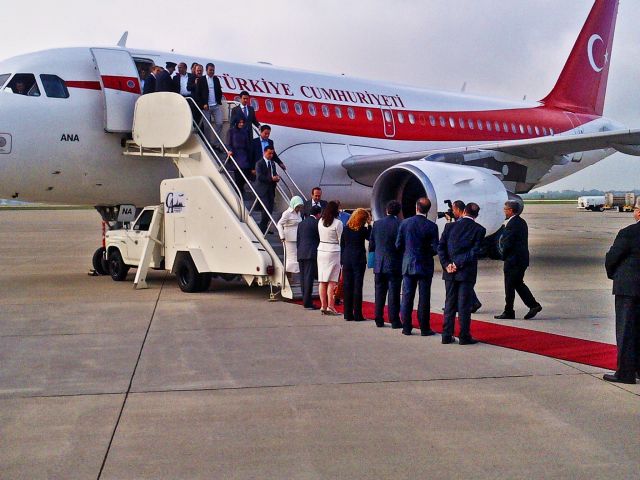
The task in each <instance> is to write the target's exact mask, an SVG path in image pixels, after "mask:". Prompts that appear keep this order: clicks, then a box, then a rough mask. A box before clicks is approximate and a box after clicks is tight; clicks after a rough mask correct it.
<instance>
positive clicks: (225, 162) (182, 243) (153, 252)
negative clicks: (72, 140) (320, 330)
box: [105, 93, 304, 298]
mask: <svg viewBox="0 0 640 480" xmlns="http://www.w3.org/2000/svg"><path fill="white" fill-rule="evenodd" d="M198 120H200V119H198ZM205 132H206V134H205ZM216 136H217V133H216V132H215V130H214V129H213V127H212V126H211V124H210V123H209V122H207V121H206V120H204V119H203V120H202V121H197V122H196V121H194V120H193V117H192V111H191V108H190V106H189V103H188V101H187V100H185V99H184V98H183V97H182V96H181V95H178V94H175V93H154V94H150V95H145V96H142V97H140V98H139V99H138V101H137V102H136V107H135V113H134V121H133V140H130V141H129V142H127V144H126V146H125V151H124V155H125V156H132V157H140V156H143V157H147V158H149V159H154V158H157V159H158V160H161V159H165V158H170V159H171V160H173V162H174V164H175V166H176V167H177V169H178V171H179V173H180V177H179V178H168V179H165V180H163V181H162V183H161V184H160V191H159V198H160V202H161V203H160V204H158V205H153V206H148V207H145V208H143V209H142V211H141V212H140V214H139V215H138V217H137V218H136V219H135V221H134V222H133V223H131V224H130V225H129V226H127V227H126V228H119V229H114V230H109V231H108V232H106V233H105V248H106V258H107V262H108V270H109V273H110V275H111V277H112V278H113V279H114V280H116V281H119V280H124V279H125V278H126V276H127V273H128V271H129V269H130V268H132V267H136V268H137V269H138V271H137V272H136V278H135V282H134V283H135V285H136V287H137V288H144V287H145V286H146V283H145V278H146V274H147V271H148V269H149V268H155V269H166V270H167V271H170V272H172V273H174V274H175V275H176V276H177V279H178V284H179V286H180V289H181V290H183V291H184V292H197V291H202V290H206V289H207V288H208V286H209V283H210V280H211V278H212V276H220V277H222V278H225V279H230V278H237V277H242V278H243V279H244V280H245V281H246V283H247V284H249V285H251V284H254V283H256V284H258V285H269V286H270V287H271V288H272V291H271V294H272V297H273V296H274V295H275V294H274V288H276V289H278V290H279V293H280V294H281V295H282V296H283V297H285V298H294V295H295V296H297V292H296V293H294V291H293V285H292V284H293V282H294V277H293V276H289V277H288V276H287V275H286V273H285V269H284V255H285V254H286V252H285V248H286V247H285V246H284V245H283V244H282V243H281V242H280V240H279V238H278V236H277V235H269V234H268V231H269V226H273V224H274V223H275V221H274V219H273V217H272V216H271V215H269V218H270V222H271V223H270V225H269V226H268V227H267V230H266V231H264V232H263V231H261V230H260V228H259V226H258V224H257V222H256V221H255V218H254V217H255V216H256V214H257V213H258V212H257V211H258V210H260V207H261V206H262V207H263V206H264V204H263V203H262V200H261V199H260V197H259V196H258V195H257V193H256V191H255V190H254V188H253V186H252V185H251V182H248V184H247V185H246V186H245V189H241V187H239V185H238V184H237V183H236V181H235V179H234V175H233V171H234V169H237V168H238V166H237V164H236V163H235V160H234V158H233V157H232V156H231V155H229V154H228V150H227V154H226V155H222V154H219V153H218V152H217V151H216V149H214V148H213V147H212V144H211V142H210V139H211V138H214V137H216ZM217 141H218V142H220V144H221V145H222V146H223V148H225V149H226V147H224V142H223V141H222V140H221V138H220V137H219V136H218V137H217ZM283 173H284V175H283V176H284V177H285V178H288V180H289V183H288V184H287V183H286V182H284V181H283V182H282V184H283V185H279V187H278V190H277V193H279V194H280V196H281V197H282V198H281V200H282V201H284V202H288V199H289V197H290V196H292V193H291V191H286V190H285V188H288V189H291V188H297V187H296V186H295V182H293V180H292V179H291V177H286V175H287V174H286V172H283ZM245 180H246V178H245ZM298 190H299V189H298ZM295 193H296V194H298V195H300V196H302V197H303V198H304V195H303V194H302V192H299V191H296V192H295ZM295 287H296V291H297V290H299V286H297V285H296V286H295Z"/></svg>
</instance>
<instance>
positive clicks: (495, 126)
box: [493, 122, 500, 132]
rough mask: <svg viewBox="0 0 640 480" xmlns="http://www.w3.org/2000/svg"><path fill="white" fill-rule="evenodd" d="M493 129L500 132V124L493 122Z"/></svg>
mask: <svg viewBox="0 0 640 480" xmlns="http://www.w3.org/2000/svg"><path fill="white" fill-rule="evenodd" d="M493 127H494V128H495V130H496V132H499V131H500V123H498V122H493Z"/></svg>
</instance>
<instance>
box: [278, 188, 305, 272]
mask: <svg viewBox="0 0 640 480" xmlns="http://www.w3.org/2000/svg"><path fill="white" fill-rule="evenodd" d="M303 205H304V201H303V200H302V198H300V197H298V196H295V197H293V198H292V199H291V201H290V202H289V208H287V209H286V210H285V211H284V212H283V213H282V216H281V217H280V220H278V224H277V225H276V226H277V228H278V234H279V235H280V240H282V242H283V243H284V249H285V260H284V264H285V265H284V269H285V271H286V272H287V273H298V272H300V266H299V264H298V249H297V246H296V239H297V234H298V224H299V223H300V222H301V221H302V215H301V212H302V207H303Z"/></svg>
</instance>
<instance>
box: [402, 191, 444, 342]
mask: <svg viewBox="0 0 640 480" xmlns="http://www.w3.org/2000/svg"><path fill="white" fill-rule="evenodd" d="M430 208H431V201H430V200H429V199H428V198H425V197H422V198H419V199H418V201H417V202H416V215H415V216H413V217H411V218H409V219H407V220H405V221H404V222H402V224H401V225H400V228H399V230H398V238H397V239H396V248H397V249H398V251H399V252H401V253H402V275H403V277H402V306H401V318H402V334H403V335H411V330H412V327H413V325H412V322H411V312H412V311H413V300H414V298H415V296H416V288H417V289H418V291H419V295H420V300H419V301H418V323H419V324H420V334H421V335H422V336H423V337H426V336H429V335H434V334H435V332H434V331H433V330H431V319H430V315H431V280H432V279H433V256H434V255H435V254H436V253H437V251H438V226H437V225H436V224H435V223H434V222H432V221H431V220H428V219H427V213H429V209H430Z"/></svg>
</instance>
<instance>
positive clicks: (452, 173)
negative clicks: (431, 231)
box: [371, 160, 508, 235]
mask: <svg viewBox="0 0 640 480" xmlns="http://www.w3.org/2000/svg"><path fill="white" fill-rule="evenodd" d="M420 197H428V198H429V200H431V205H432V207H431V210H430V211H429V215H428V218H429V220H433V221H434V222H435V221H437V218H438V212H446V211H447V210H448V209H449V206H448V205H447V204H446V200H451V201H454V200H462V201H463V202H465V203H468V202H475V203H477V204H478V205H480V215H479V216H478V219H477V220H478V223H480V224H481V225H482V226H483V227H484V228H486V229H487V235H491V234H492V233H494V232H496V231H497V230H498V229H499V228H500V226H501V225H502V223H503V222H504V213H503V210H502V208H503V206H504V202H506V201H507V199H508V194H507V191H506V189H505V188H504V185H503V184H502V182H501V181H500V180H499V179H498V178H497V177H496V176H495V174H494V172H492V171H491V170H487V169H485V168H479V167H469V166H465V165H455V164H449V163H440V162H429V161H424V160H417V161H413V162H405V163H400V164H398V165H394V166H393V167H391V168H388V169H387V170H385V171H384V172H382V173H381V174H380V176H379V177H378V178H377V179H376V182H375V184H374V185H373V194H372V198H371V210H372V212H373V217H374V219H378V218H382V217H384V215H385V213H386V212H385V209H386V205H387V202H389V201H390V200H397V201H399V202H400V203H401V204H402V215H403V217H409V216H412V215H415V212H416V200H417V199H418V198H420ZM436 207H437V208H436ZM440 223H442V222H440ZM442 229H443V227H442V225H440V231H441V232H442Z"/></svg>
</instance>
